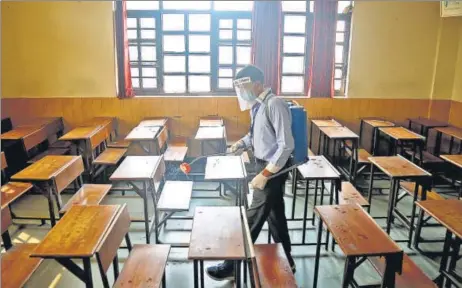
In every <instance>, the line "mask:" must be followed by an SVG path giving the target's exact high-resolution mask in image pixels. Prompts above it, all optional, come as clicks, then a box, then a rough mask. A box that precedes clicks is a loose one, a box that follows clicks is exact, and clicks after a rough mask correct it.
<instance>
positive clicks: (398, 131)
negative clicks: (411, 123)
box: [380, 127, 425, 140]
mask: <svg viewBox="0 0 462 288" xmlns="http://www.w3.org/2000/svg"><path fill="white" fill-rule="evenodd" d="M380 131H382V132H383V133H385V134H387V135H388V136H390V137H391V138H393V139H396V140H425V137H424V136H422V135H419V134H417V133H414V132H412V131H411V130H409V129H407V128H404V127H382V128H380Z"/></svg>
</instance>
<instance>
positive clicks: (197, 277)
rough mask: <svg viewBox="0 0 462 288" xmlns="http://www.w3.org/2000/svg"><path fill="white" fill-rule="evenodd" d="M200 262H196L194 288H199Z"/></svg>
mask: <svg viewBox="0 0 462 288" xmlns="http://www.w3.org/2000/svg"><path fill="white" fill-rule="evenodd" d="M197 262H199V261H198V260H194V288H198V287H199V268H198V267H197V266H198V263H197Z"/></svg>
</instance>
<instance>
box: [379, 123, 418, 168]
mask: <svg viewBox="0 0 462 288" xmlns="http://www.w3.org/2000/svg"><path fill="white" fill-rule="evenodd" d="M379 130H380V132H382V133H383V134H384V135H385V136H387V137H388V138H389V139H390V140H391V141H390V146H389V152H388V156H392V155H396V153H397V151H398V145H399V146H400V147H401V149H400V154H401V155H404V146H405V145H412V146H411V150H412V152H413V153H412V161H413V162H414V159H415V154H416V153H417V148H419V154H420V155H419V156H420V158H419V159H423V157H422V151H423V150H424V146H425V139H426V138H425V137H424V136H422V135H419V134H417V133H414V132H412V131H410V130H409V129H406V128H404V127H383V128H379Z"/></svg>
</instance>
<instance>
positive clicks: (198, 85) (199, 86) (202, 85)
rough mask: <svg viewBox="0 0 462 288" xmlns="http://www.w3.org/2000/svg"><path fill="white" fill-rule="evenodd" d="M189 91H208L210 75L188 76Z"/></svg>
mask: <svg viewBox="0 0 462 288" xmlns="http://www.w3.org/2000/svg"><path fill="white" fill-rule="evenodd" d="M189 92H210V76H189Z"/></svg>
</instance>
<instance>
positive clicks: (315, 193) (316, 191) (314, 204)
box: [304, 180, 319, 225]
mask: <svg viewBox="0 0 462 288" xmlns="http://www.w3.org/2000/svg"><path fill="white" fill-rule="evenodd" d="M318 183H319V180H316V185H315V187H314V201H313V215H312V217H313V219H312V220H311V224H313V225H314V218H315V217H314V216H315V215H314V207H316V203H317V198H318ZM306 186H307V187H308V185H306ZM305 197H307V198H308V194H307V195H306V196H305ZM304 221H305V220H304Z"/></svg>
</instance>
